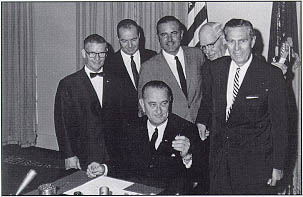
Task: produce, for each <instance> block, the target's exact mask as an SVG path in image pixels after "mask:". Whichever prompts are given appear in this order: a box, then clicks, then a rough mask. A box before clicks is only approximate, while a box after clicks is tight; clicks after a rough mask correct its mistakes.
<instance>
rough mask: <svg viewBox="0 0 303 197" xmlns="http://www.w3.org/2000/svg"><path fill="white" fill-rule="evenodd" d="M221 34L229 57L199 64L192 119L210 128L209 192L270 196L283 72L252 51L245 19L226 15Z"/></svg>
mask: <svg viewBox="0 0 303 197" xmlns="http://www.w3.org/2000/svg"><path fill="white" fill-rule="evenodd" d="M224 34H225V39H226V42H227V47H228V50H229V53H230V55H231V57H222V58H219V59H217V60H214V61H212V62H210V63H209V64H206V65H205V67H204V68H205V70H204V71H203V74H204V78H203V79H204V80H205V81H204V82H203V94H204V93H205V94H204V95H203V99H202V102H201V109H200V110H201V111H202V112H203V113H200V114H199V116H198V117H197V122H198V123H201V124H203V125H204V129H206V128H210V129H211V130H210V158H209V159H210V165H209V166H210V193H211V194H271V193H272V192H274V190H275V187H274V186H275V185H276V183H277V181H278V180H280V179H282V177H283V165H284V158H285V150H286V146H287V135H286V130H287V113H286V88H285V82H284V80H283V75H282V72H281V71H280V69H278V68H276V67H275V66H272V65H270V64H267V63H266V62H264V61H262V60H261V59H259V58H257V57H256V56H254V55H252V48H253V46H254V43H255V39H256V37H255V35H254V31H253V27H252V24H251V23H250V22H249V21H246V20H243V19H231V20H230V21H228V22H227V23H226V24H225V27H224ZM210 118H211V120H212V125H209V124H208V121H209V119H210Z"/></svg>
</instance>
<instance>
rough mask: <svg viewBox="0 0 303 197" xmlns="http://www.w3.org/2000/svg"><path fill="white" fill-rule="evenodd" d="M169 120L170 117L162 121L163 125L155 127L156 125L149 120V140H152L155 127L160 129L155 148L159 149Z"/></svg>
mask: <svg viewBox="0 0 303 197" xmlns="http://www.w3.org/2000/svg"><path fill="white" fill-rule="evenodd" d="M167 121H168V119H167V120H166V121H165V122H164V123H162V124H161V125H159V126H157V127H155V126H154V125H152V124H151V122H150V121H149V120H147V130H148V137H149V141H151V138H152V136H153V134H154V132H155V128H157V129H158V138H157V140H156V142H155V149H156V150H157V149H158V147H159V145H160V143H161V142H162V139H163V134H164V130H165V128H166V125H167Z"/></svg>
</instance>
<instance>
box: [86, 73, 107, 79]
mask: <svg viewBox="0 0 303 197" xmlns="http://www.w3.org/2000/svg"><path fill="white" fill-rule="evenodd" d="M104 75H105V74H104V72H100V73H89V76H90V78H94V77H96V76H99V77H104Z"/></svg>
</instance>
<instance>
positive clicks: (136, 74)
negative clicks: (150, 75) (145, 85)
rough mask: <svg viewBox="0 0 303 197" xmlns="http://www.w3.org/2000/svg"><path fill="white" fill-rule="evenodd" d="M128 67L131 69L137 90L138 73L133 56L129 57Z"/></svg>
mask: <svg viewBox="0 0 303 197" xmlns="http://www.w3.org/2000/svg"><path fill="white" fill-rule="evenodd" d="M130 65H131V67H132V72H133V76H134V80H135V84H136V88H138V82H139V73H138V71H137V67H136V63H135V61H134V56H130Z"/></svg>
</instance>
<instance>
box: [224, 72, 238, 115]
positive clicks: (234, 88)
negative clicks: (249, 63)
mask: <svg viewBox="0 0 303 197" xmlns="http://www.w3.org/2000/svg"><path fill="white" fill-rule="evenodd" d="M239 73H240V67H238V68H237V70H236V74H235V78H234V87H233V99H232V104H231V106H230V108H229V109H228V111H227V113H226V121H227V120H228V118H229V114H230V111H231V109H232V107H233V104H234V102H235V99H236V97H237V94H238V91H239V88H240V84H239Z"/></svg>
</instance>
